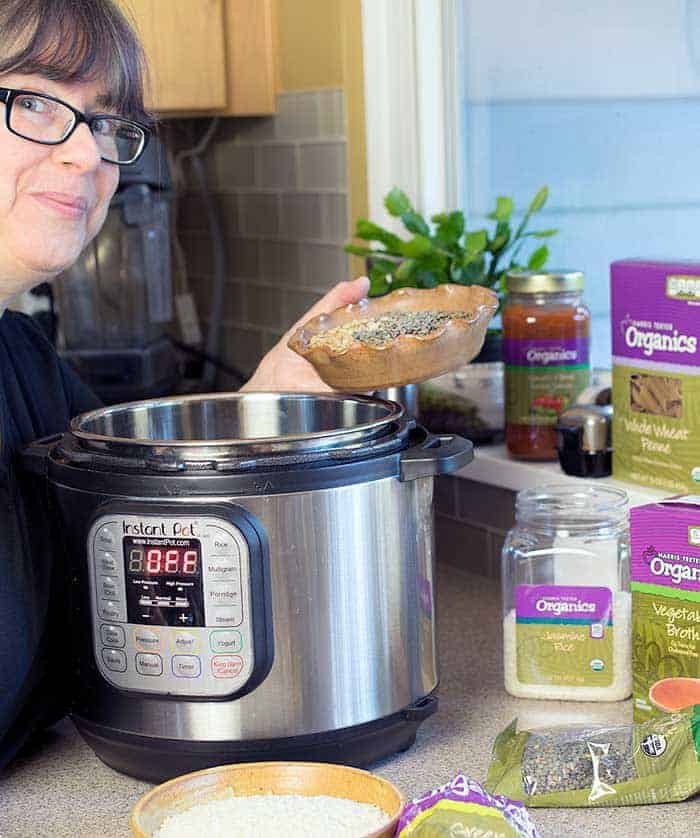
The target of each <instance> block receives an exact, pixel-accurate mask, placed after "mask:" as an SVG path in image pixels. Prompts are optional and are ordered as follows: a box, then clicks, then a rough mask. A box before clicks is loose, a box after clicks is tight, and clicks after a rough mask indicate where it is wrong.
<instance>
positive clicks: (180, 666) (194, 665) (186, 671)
mask: <svg viewBox="0 0 700 838" xmlns="http://www.w3.org/2000/svg"><path fill="white" fill-rule="evenodd" d="M201 674H202V662H201V661H200V659H199V658H198V657H197V656H196V655H173V675H175V676H176V677H177V678H199V676H200V675H201Z"/></svg>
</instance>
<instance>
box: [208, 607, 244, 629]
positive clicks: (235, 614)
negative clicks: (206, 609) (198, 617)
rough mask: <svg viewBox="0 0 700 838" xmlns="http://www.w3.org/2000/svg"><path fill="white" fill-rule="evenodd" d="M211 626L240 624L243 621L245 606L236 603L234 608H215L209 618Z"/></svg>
mask: <svg viewBox="0 0 700 838" xmlns="http://www.w3.org/2000/svg"><path fill="white" fill-rule="evenodd" d="M207 622H208V624H209V625H211V626H220V627H221V628H223V627H225V626H226V627H227V626H240V624H241V623H242V622H243V608H242V606H241V605H234V606H233V607H232V608H213V609H212V610H211V617H210V619H208V620H207Z"/></svg>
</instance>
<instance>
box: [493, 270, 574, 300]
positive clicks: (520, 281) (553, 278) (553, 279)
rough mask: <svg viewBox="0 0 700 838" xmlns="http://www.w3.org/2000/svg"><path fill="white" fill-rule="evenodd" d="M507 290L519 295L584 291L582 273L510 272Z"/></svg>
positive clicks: (507, 277) (507, 275)
mask: <svg viewBox="0 0 700 838" xmlns="http://www.w3.org/2000/svg"><path fill="white" fill-rule="evenodd" d="M506 288H507V289H508V291H515V292H516V293H518V294H556V293H558V292H562V291H583V273H582V272H581V271H570V270H557V271H508V273H507V274H506Z"/></svg>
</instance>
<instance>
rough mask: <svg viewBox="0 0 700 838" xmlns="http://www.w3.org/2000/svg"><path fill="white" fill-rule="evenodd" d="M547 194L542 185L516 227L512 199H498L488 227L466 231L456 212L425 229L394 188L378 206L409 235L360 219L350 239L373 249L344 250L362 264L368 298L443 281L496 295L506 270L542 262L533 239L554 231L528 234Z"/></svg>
mask: <svg viewBox="0 0 700 838" xmlns="http://www.w3.org/2000/svg"><path fill="white" fill-rule="evenodd" d="M548 195H549V190H548V189H547V187H546V186H543V187H542V188H541V189H540V190H538V192H537V194H536V195H535V197H534V198H533V199H532V200H531V201H530V203H529V205H528V208H527V210H526V212H525V213H524V215H523V217H522V219H521V221H520V223H519V224H517V225H514V224H513V223H512V222H513V213H514V210H515V203H514V201H513V199H512V198H509V197H505V196H499V197H498V198H497V199H496V207H495V209H494V210H493V211H492V212H490V213H489V214H488V215H487V219H488V220H489V221H491V222H492V225H491V226H492V229H491V230H488V229H486V228H485V227H481V228H478V229H475V230H473V231H471V232H469V231H468V230H467V228H466V222H465V217H464V213H463V212H462V211H461V210H454V211H452V212H443V213H438V214H437V215H433V216H432V217H431V219H430V222H432V226H431V224H430V223H429V222H428V221H427V220H426V219H425V218H424V217H423V216H422V215H421V214H420V213H418V212H417V211H416V210H415V209H414V207H413V205H412V204H411V201H410V200H409V198H408V196H407V195H406V194H405V193H404V192H402V191H401V190H400V189H398V187H394V188H393V189H392V190H391V192H389V194H388V195H387V196H386V198H385V199H384V206H385V207H386V208H387V210H388V212H389V213H390V214H391V215H392V216H394V217H395V218H399V219H401V222H402V224H403V226H404V227H405V229H406V230H407V232H408V233H409V234H410V236H409V237H408V238H401V237H400V236H398V235H396V234H395V233H392V232H391V231H389V230H386V229H385V228H383V227H381V226H379V225H378V224H375V223H373V222H372V221H368V220H367V219H366V218H360V219H358V220H357V225H356V229H355V238H357V239H361V240H362V241H366V242H368V243H375V246H374V247H370V246H369V245H367V246H358V245H355V244H348V245H346V247H345V250H346V251H347V252H348V253H352V254H354V255H356V256H362V257H365V258H366V259H367V260H368V265H369V278H370V291H369V294H370V296H372V297H378V296H381V295H383V294H388V293H389V292H390V291H394V290H396V289H397V288H405V287H413V288H434V287H435V286H436V285H439V284H441V283H445V282H454V283H457V284H459V285H484V286H486V287H487V288H491V289H492V290H494V291H495V292H496V293H497V294H498V295H499V297H502V293H503V277H504V274H505V272H506V271H507V270H511V269H514V268H532V269H534V270H538V269H539V268H542V267H544V265H545V264H546V262H547V258H548V257H549V248H548V247H547V245H546V243H541V244H540V243H538V242H537V240H538V239H547V238H549V237H550V236H553V235H555V233H556V232H557V230H555V229H545V230H531V229H530V222H531V220H532V217H533V216H534V215H535V214H536V213H537V212H539V211H540V210H541V209H542V207H543V206H544V205H545V203H546V201H547V198H548ZM530 243H534V245H535V247H534V249H532V250H531V252H530V253H529V254H528V255H527V256H525V255H524V250H525V249H526V247H527V245H528V244H530Z"/></svg>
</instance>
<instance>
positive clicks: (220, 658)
mask: <svg viewBox="0 0 700 838" xmlns="http://www.w3.org/2000/svg"><path fill="white" fill-rule="evenodd" d="M242 670H243V658H242V657H240V656H239V655H214V657H213V658H212V659H211V674H212V675H213V676H214V677H215V678H235V677H236V676H238V675H240V674H241V672H242Z"/></svg>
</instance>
